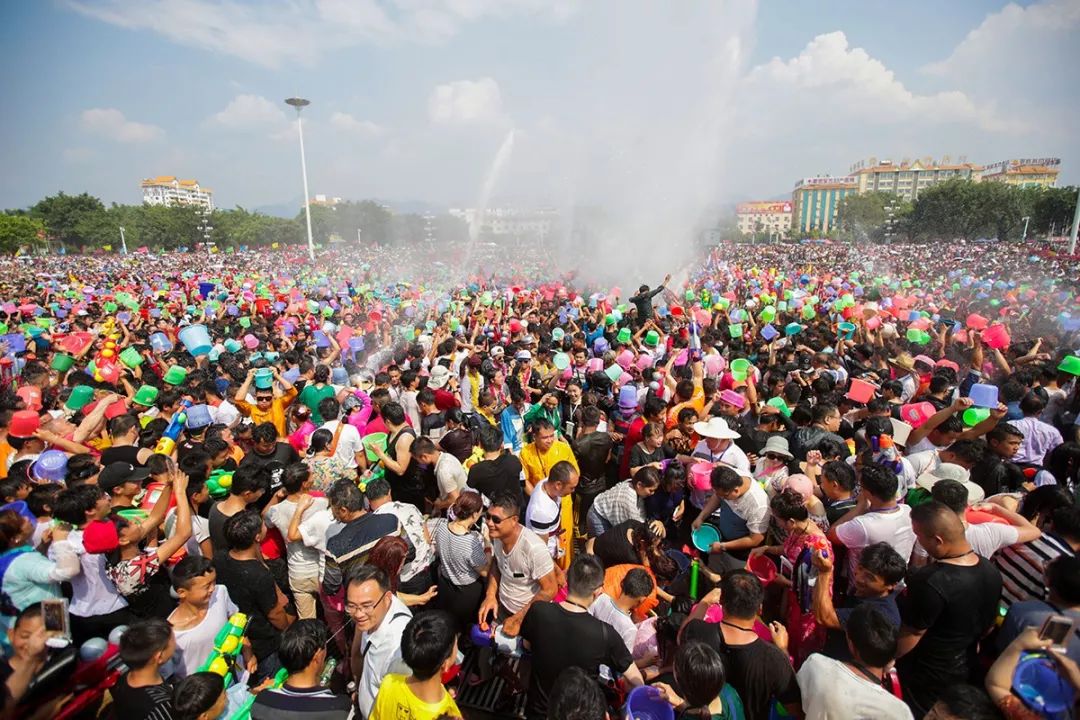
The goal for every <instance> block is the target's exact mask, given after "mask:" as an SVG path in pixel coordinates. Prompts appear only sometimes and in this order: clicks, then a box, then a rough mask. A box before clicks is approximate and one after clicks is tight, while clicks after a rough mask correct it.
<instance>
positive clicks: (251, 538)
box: [225, 510, 263, 550]
mask: <svg viewBox="0 0 1080 720" xmlns="http://www.w3.org/2000/svg"><path fill="white" fill-rule="evenodd" d="M262 525H263V521H262V516H261V515H259V513H258V511H256V510H241V511H240V512H238V513H236V514H235V515H233V516H232V517H230V518H228V519H226V520H225V544H226V545H228V546H229V549H230V550H247V549H248V548H249V547H251V546H252V545H254V544H255V543H256V542H257V541H258V539H259V531H260V530H262Z"/></svg>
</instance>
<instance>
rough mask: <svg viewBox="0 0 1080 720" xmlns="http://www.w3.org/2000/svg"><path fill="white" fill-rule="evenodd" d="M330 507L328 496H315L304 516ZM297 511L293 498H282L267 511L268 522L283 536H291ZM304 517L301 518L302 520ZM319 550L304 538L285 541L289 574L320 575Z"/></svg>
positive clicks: (302, 575)
mask: <svg viewBox="0 0 1080 720" xmlns="http://www.w3.org/2000/svg"><path fill="white" fill-rule="evenodd" d="M328 507H330V504H329V503H328V502H327V500H326V498H321V497H317V498H313V502H312V503H311V507H309V508H308V509H307V510H305V511H304V517H308V516H310V515H312V514H313V513H317V512H319V511H320V510H326V509H327V508H328ZM295 512H296V503H295V502H293V501H292V500H282V501H281V502H279V503H278V504H277V505H274V506H272V507H271V508H270V509H269V510H267V511H266V522H267V524H269V525H272V526H274V527H276V528H277V529H278V532H280V533H281V537H282V538H288V537H289V524H290V523H291V522H292V517H293V514H294V513H295ZM302 520H303V518H301V521H302ZM319 556H320V555H319V551H318V550H316V549H314V548H310V547H308V546H307V544H306V543H304V541H303V540H297V541H295V542H289V541H288V540H286V541H285V557H286V560H287V561H288V563H289V575H290V576H292V577H297V578H307V577H318V575H319Z"/></svg>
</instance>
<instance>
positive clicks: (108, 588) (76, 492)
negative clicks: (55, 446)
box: [49, 485, 170, 647]
mask: <svg viewBox="0 0 1080 720" xmlns="http://www.w3.org/2000/svg"><path fill="white" fill-rule="evenodd" d="M162 492H170V491H169V490H167V489H163V490H162ZM110 509H111V507H110V502H109V495H108V494H107V493H106V492H105V491H103V490H102V489H101V488H100V487H98V486H97V485H78V486H76V487H74V488H70V489H68V490H64V491H62V492H61V493H60V494H59V495H58V496H57V498H56V503H55V504H54V505H53V516H54V517H55V518H56V519H57V520H61V521H63V522H66V523H69V524H70V525H73V526H75V527H76V528H78V529H76V530H72V531H71V533H70V534H69V535H68V536H67V537H66V538H64V539H62V540H57V541H55V542H53V543H52V544H51V545H50V546H49V559H50V560H53V561H54V562H56V563H57V564H65V563H67V562H69V561H70V557H71V555H75V556H76V557H78V559H79V567H80V572H79V573H78V574H77V575H75V576H74V577H72V578H71V591H72V597H71V604H70V605H69V606H68V612H69V613H70V615H71V635H72V640H73V641H74V643H75V646H76V647H78V646H79V645H81V644H82V643H84V642H86V641H87V640H89V639H90V638H92V637H108V636H109V633H110V632H111V631H112V629H113V628H114V627H116V626H117V625H128V624H130V623H131V622H134V621H135V620H136V618H135V616H134V615H132V613H131V611H130V610H128V604H127V601H126V600H125V599H124V598H123V596H122V595H120V593H119V592H117V590H116V586H115V585H114V584H113V582H112V580H110V579H109V577H108V576H107V575H106V574H105V554H104V553H106V552H109V551H112V550H115V549H117V547H119V544H118V538H117V535H116V527H115V526H114V525H113V524H112V523H111V522H108V521H106V520H105V518H107V517H108V516H109V511H110Z"/></svg>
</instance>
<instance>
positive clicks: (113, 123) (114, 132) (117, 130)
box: [80, 108, 165, 143]
mask: <svg viewBox="0 0 1080 720" xmlns="http://www.w3.org/2000/svg"><path fill="white" fill-rule="evenodd" d="M80 120H81V122H82V126H83V128H84V129H85V130H87V131H89V132H92V133H94V134H96V135H101V136H102V137H106V138H108V139H110V140H115V141H116V142H122V143H144V142H150V141H151V140H157V139H158V138H160V137H162V136H164V135H165V131H164V130H162V129H161V128H159V127H158V126H157V125H150V124H148V123H140V122H135V121H134V120H128V119H127V118H125V117H124V113H122V112H120V111H119V110H117V109H116V108H92V109H90V110H83V112H82V115H81V116H80Z"/></svg>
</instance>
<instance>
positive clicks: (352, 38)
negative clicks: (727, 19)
mask: <svg viewBox="0 0 1080 720" xmlns="http://www.w3.org/2000/svg"><path fill="white" fill-rule="evenodd" d="M69 4H70V6H71V7H73V8H74V9H75V10H77V11H78V12H80V13H82V14H84V15H87V16H89V17H93V18H96V19H98V20H101V21H103V22H107V23H109V24H111V25H116V26H119V27H123V28H128V29H131V30H149V31H151V32H155V33H157V34H159V35H162V36H164V37H166V38H168V39H169V40H171V41H172V42H174V43H177V44H179V45H185V46H189V47H198V48H204V49H208V50H213V51H215V52H219V53H222V54H225V55H232V56H235V57H239V58H242V59H244V60H247V61H249V62H252V63H255V64H257V65H262V66H265V67H271V68H278V67H282V66H284V65H287V64H290V63H297V62H298V63H302V64H304V65H313V64H314V63H315V61H316V60H318V58H320V57H321V56H322V55H323V54H325V53H327V52H330V51H333V50H337V49H341V48H347V47H354V46H357V45H362V44H365V43H374V44H388V43H398V42H437V41H441V40H445V39H447V38H449V37H451V36H453V35H455V34H457V32H458V31H459V30H460V29H461V27H462V26H463V25H464V24H466V23H472V22H477V21H479V20H481V19H483V18H485V17H505V16H509V15H512V14H515V13H516V14H526V15H529V16H535V17H539V18H547V19H550V20H553V21H556V22H559V21H562V20H564V19H566V18H567V17H569V16H570V15H572V14H573V12H574V11H575V9H576V8H577V4H578V2H577V0H559V1H558V2H555V3H549V2H545V0H393V2H380V0H259V2H256V3H251V4H247V3H241V2H238V1H237V0H139V2H137V3H132V2H128V1H127V0H69Z"/></svg>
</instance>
